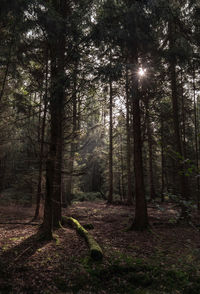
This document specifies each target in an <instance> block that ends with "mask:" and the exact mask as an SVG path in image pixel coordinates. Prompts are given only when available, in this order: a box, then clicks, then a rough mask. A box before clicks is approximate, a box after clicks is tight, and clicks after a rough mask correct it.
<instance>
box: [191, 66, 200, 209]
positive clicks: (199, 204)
mask: <svg viewBox="0 0 200 294" xmlns="http://www.w3.org/2000/svg"><path fill="white" fill-rule="evenodd" d="M195 79H196V76H195V67H194V66H193V81H192V84H193V103H194V127H195V129H194V131H195V154H196V169H197V171H198V170H199V144H198V134H199V123H198V121H199V117H198V109H197V102H196V85H195ZM197 208H198V211H199V212H200V181H199V177H197Z"/></svg>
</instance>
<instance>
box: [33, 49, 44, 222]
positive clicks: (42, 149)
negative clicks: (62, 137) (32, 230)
mask: <svg viewBox="0 0 200 294" xmlns="http://www.w3.org/2000/svg"><path fill="white" fill-rule="evenodd" d="M47 95H48V53H47V56H46V76H45V96H44V113H43V118H42V127H41V134H40V131H39V138H38V139H39V141H40V159H39V174H38V185H37V198H36V209H35V215H34V218H33V220H36V219H37V218H38V216H39V211H40V202H41V192H42V170H43V165H44V137H45V125H46V113H47Z"/></svg>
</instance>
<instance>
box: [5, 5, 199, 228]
mask: <svg viewBox="0 0 200 294" xmlns="http://www.w3.org/2000/svg"><path fill="white" fill-rule="evenodd" d="M199 12H200V7H199V3H198V1H175V0H174V1H173V0H171V1H168V2H166V1H162V0H160V1H156V0H154V1H129V0H124V1H123V0H121V1H120V0H119V1H117V0H116V1H115V0H109V1H89V0H85V1H81V0H80V1H64V0H60V1H58V0H53V1H33V0H29V1H24V0H17V1H16V0H15V1H3V0H1V18H0V39H1V45H0V64H1V65H0V81H1V82H0V87H1V88H0V105H1V107H0V150H1V152H0V166H1V169H0V192H1V202H2V203H3V202H6V203H9V202H13V201H14V202H16V203H22V204H23V205H27V206H29V205H32V204H35V203H37V208H36V212H35V218H37V216H38V212H39V205H40V202H41V199H42V201H44V200H43V199H44V196H45V215H44V224H45V223H46V226H47V227H48V225H49V224H50V227H51V226H52V225H55V226H56V225H57V224H58V222H59V221H60V219H61V206H65V207H66V206H68V205H69V204H70V203H71V201H72V200H82V201H83V200H87V199H89V200H92V199H96V198H99V199H104V200H106V199H107V201H108V203H112V202H116V201H118V202H120V203H122V202H124V203H127V204H129V205H130V204H133V203H135V207H136V210H135V211H136V213H135V220H134V223H133V226H134V227H135V228H137V229H144V228H145V227H147V225H148V216H147V208H146V200H151V201H153V200H155V199H156V200H160V201H164V200H169V199H173V200H175V201H177V202H178V203H179V204H180V207H181V211H182V215H183V216H184V217H186V214H187V211H188V207H189V206H191V205H196V206H197V207H198V209H199V208H200V202H199V201H200V182H199V145H200V135H199V134H200V133H199V131H200V120H199V119H200V92H199V87H200V79H199V64H200V55H199V54H200V52H199V42H200V39H199V36H200V34H199V30H200V21H199ZM52 215H53V218H52ZM52 219H53V220H52ZM45 220H46V221H45Z"/></svg>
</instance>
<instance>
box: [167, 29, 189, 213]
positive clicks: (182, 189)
mask: <svg viewBox="0 0 200 294" xmlns="http://www.w3.org/2000/svg"><path fill="white" fill-rule="evenodd" d="M174 34H175V26H174V24H173V23H170V24H169V47H170V49H173V48H174V42H175V39H174ZM169 72H170V82H171V95H172V96H171V98H172V109H173V123H174V141H175V142H174V143H175V152H176V154H177V160H176V165H177V173H178V177H179V191H177V192H178V193H180V194H181V196H182V199H184V200H188V197H189V195H188V183H187V178H186V176H185V170H184V153H183V146H182V141H181V134H180V118H179V102H178V100H179V99H178V91H177V73H176V56H175V55H174V54H171V56H170V60H169ZM182 216H183V217H187V212H186V208H185V206H182Z"/></svg>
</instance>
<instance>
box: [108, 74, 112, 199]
mask: <svg viewBox="0 0 200 294" xmlns="http://www.w3.org/2000/svg"><path fill="white" fill-rule="evenodd" d="M109 86H110V103H109V108H110V109H109V110H110V129H109V194H108V203H112V201H113V108H112V107H113V105H112V104H113V89H112V78H111V76H110V82H109Z"/></svg>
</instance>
